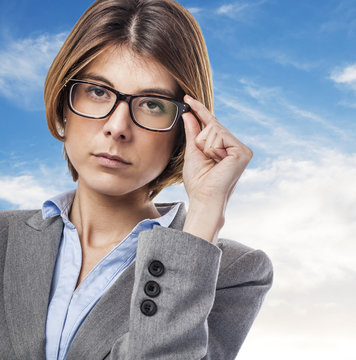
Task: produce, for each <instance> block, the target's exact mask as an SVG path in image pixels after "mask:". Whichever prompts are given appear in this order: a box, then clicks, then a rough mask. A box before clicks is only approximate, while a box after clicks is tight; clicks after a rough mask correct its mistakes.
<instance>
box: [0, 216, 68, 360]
mask: <svg viewBox="0 0 356 360" xmlns="http://www.w3.org/2000/svg"><path fill="white" fill-rule="evenodd" d="M62 229H63V223H62V221H61V218H60V217H55V218H52V219H49V220H43V219H42V213H41V211H37V212H36V213H35V214H34V215H33V216H32V217H31V218H30V219H29V220H28V221H26V219H25V220H22V221H15V220H12V219H11V218H10V219H9V234H8V247H7V252H6V261H5V270H4V303H5V310H6V321H7V325H8V328H9V333H10V337H11V341H12V344H13V347H14V350H15V353H16V355H17V357H18V358H19V359H33V360H41V359H43V360H44V359H45V326H46V316H47V307H48V301H49V294H50V289H51V282H52V275H53V270H54V266H55V262H56V256H57V251H58V246H59V242H60V239H61V234H62ZM24 349H26V352H25V351H24Z"/></svg>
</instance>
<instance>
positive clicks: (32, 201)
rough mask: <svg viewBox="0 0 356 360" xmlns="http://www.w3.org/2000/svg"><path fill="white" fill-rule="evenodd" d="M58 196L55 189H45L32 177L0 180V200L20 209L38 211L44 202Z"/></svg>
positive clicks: (25, 176) (3, 178)
mask: <svg viewBox="0 0 356 360" xmlns="http://www.w3.org/2000/svg"><path fill="white" fill-rule="evenodd" d="M55 194H56V190H55V188H54V187H44V186H43V185H41V183H40V182H39V181H38V180H36V179H35V178H34V177H32V176H28V175H23V176H14V177H9V176H7V177H2V178H0V199H2V200H5V201H7V202H9V203H11V204H13V205H14V206H15V207H16V208H19V209H37V208H40V207H41V205H42V202H43V201H45V200H46V199H48V198H49V197H51V196H53V195H55Z"/></svg>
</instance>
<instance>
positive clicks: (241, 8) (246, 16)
mask: <svg viewBox="0 0 356 360" xmlns="http://www.w3.org/2000/svg"><path fill="white" fill-rule="evenodd" d="M265 2H266V0H260V1H255V2H253V1H249V2H243V1H237V2H233V3H229V4H223V5H220V6H219V7H218V8H217V9H216V10H215V13H216V14H217V15H222V16H227V17H229V18H231V19H234V20H244V21H246V20H250V19H251V17H253V16H254V15H255V12H256V11H257V9H258V8H259V6H261V5H262V4H264V3H265Z"/></svg>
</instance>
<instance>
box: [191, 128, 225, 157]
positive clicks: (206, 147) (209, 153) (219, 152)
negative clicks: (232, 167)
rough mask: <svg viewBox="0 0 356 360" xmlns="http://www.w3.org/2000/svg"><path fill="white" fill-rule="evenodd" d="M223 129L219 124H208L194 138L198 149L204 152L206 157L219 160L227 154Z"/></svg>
mask: <svg viewBox="0 0 356 360" xmlns="http://www.w3.org/2000/svg"><path fill="white" fill-rule="evenodd" d="M223 133H224V130H223V127H222V126H221V125H219V124H214V125H211V124H210V125H208V126H207V127H206V128H204V130H202V131H201V132H200V133H199V135H198V136H197V137H196V139H195V144H196V146H197V147H198V149H199V150H200V151H201V152H203V153H204V155H205V156H206V157H207V158H211V159H213V160H214V161H215V162H220V161H221V160H223V159H224V158H225V157H226V156H227V152H226V150H225V147H224V140H223V137H224V134H223Z"/></svg>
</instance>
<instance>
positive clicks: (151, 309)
mask: <svg viewBox="0 0 356 360" xmlns="http://www.w3.org/2000/svg"><path fill="white" fill-rule="evenodd" d="M141 312H142V314H144V315H146V316H152V315H154V314H155V313H156V312H157V305H156V303H155V302H154V301H152V300H144V301H142V303H141Z"/></svg>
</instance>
